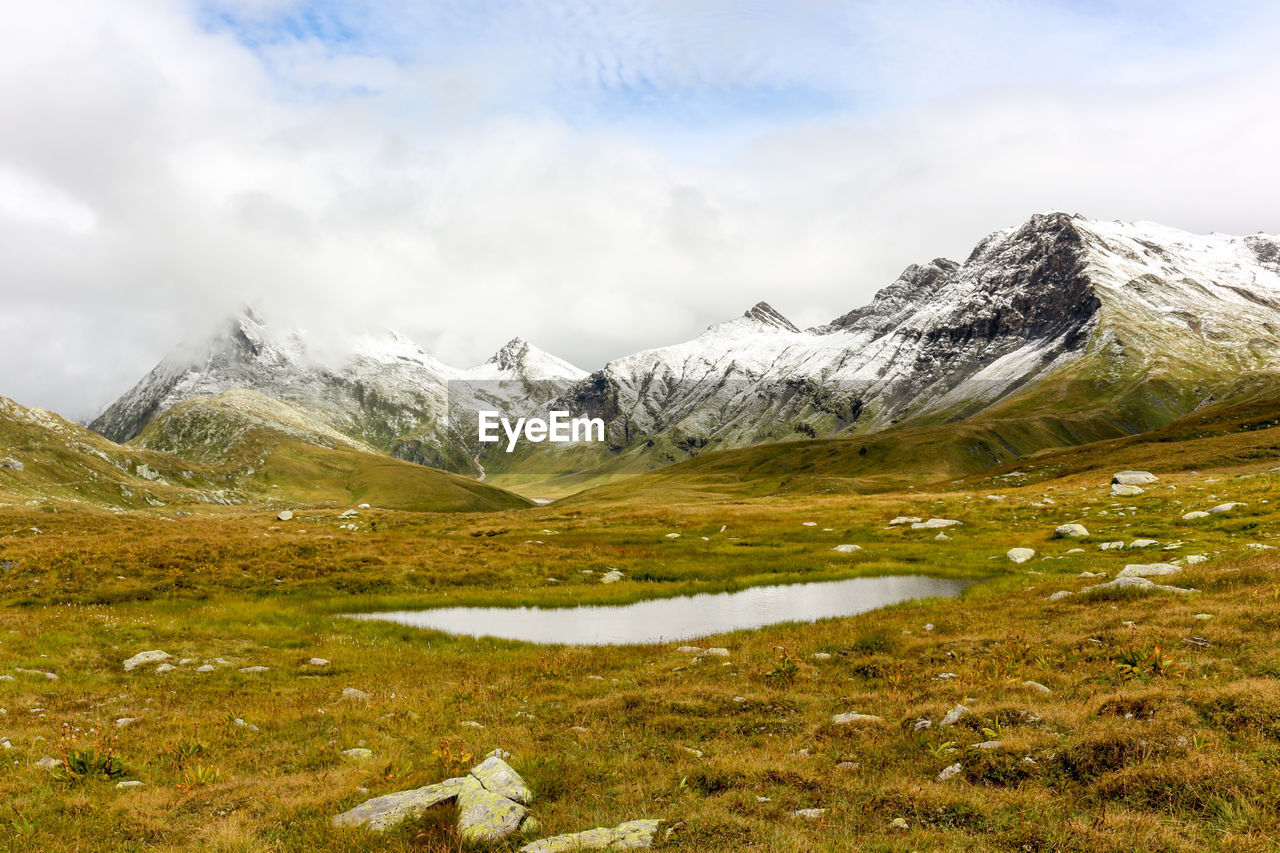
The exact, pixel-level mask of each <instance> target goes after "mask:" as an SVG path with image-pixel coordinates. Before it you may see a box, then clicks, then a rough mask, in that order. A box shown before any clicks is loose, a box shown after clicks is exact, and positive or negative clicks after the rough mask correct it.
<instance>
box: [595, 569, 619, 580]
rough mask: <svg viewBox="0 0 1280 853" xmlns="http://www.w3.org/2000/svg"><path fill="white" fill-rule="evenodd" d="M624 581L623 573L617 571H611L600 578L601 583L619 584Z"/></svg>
mask: <svg viewBox="0 0 1280 853" xmlns="http://www.w3.org/2000/svg"><path fill="white" fill-rule="evenodd" d="M620 580H622V572H620V571H618V570H617V569H610V570H609V571H607V572H605V573H604V574H603V575H601V576H600V583H617V582H618V581H620Z"/></svg>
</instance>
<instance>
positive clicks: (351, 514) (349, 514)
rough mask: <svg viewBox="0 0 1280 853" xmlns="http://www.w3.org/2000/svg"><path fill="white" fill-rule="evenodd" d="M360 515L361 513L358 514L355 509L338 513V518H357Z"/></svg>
mask: <svg viewBox="0 0 1280 853" xmlns="http://www.w3.org/2000/svg"><path fill="white" fill-rule="evenodd" d="M358 515H360V513H358V512H356V511H355V510H354V509H348V510H344V511H343V512H340V513H338V518H355V517H357V516H358Z"/></svg>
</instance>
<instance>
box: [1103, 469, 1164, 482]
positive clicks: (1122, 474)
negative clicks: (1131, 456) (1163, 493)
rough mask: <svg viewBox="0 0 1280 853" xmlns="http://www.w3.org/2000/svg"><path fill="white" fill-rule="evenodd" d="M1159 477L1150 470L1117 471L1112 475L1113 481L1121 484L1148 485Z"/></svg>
mask: <svg viewBox="0 0 1280 853" xmlns="http://www.w3.org/2000/svg"><path fill="white" fill-rule="evenodd" d="M1159 479H1160V478H1159V477H1157V476H1156V475H1155V474H1152V473H1151V472H1150V471H1117V472H1115V473H1114V474H1112V475H1111V482H1113V483H1115V484H1116V485H1119V486H1146V485H1148V484H1150V483H1154V482H1156V481H1157V480H1159Z"/></svg>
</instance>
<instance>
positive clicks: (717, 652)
mask: <svg viewBox="0 0 1280 853" xmlns="http://www.w3.org/2000/svg"><path fill="white" fill-rule="evenodd" d="M702 654H703V655H705V656H707V657H715V658H727V657H728V656H729V650H728V649H726V648H721V647H719V646H714V647H712V648H710V649H707V650H705V651H704V652H703V653H702Z"/></svg>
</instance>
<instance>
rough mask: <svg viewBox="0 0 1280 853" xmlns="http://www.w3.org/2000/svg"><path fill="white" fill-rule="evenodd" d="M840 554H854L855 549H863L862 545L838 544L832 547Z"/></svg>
mask: <svg viewBox="0 0 1280 853" xmlns="http://www.w3.org/2000/svg"><path fill="white" fill-rule="evenodd" d="M831 550H832V551H835V552H836V553H838V554H852V553H853V552H854V551H861V550H862V546H861V545H837V546H836V547H834V548H832V549H831Z"/></svg>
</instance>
